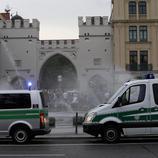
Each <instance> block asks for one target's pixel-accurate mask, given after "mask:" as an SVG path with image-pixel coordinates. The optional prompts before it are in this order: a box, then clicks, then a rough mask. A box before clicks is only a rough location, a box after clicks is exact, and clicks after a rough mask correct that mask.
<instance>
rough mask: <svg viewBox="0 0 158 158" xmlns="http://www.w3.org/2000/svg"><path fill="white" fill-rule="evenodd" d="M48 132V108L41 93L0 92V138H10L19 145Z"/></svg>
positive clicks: (34, 91) (27, 91) (26, 91)
mask: <svg viewBox="0 0 158 158" xmlns="http://www.w3.org/2000/svg"><path fill="white" fill-rule="evenodd" d="M50 131H51V129H50V128H49V122H48V106H47V104H46V102H45V95H44V93H43V92H42V91H39V90H31V91H29V90H1V91H0V136H10V137H12V139H13V141H14V142H15V143H19V144H20V143H28V142H29V141H30V140H31V139H32V138H33V137H35V136H36V135H43V134H48V133H49V132H50Z"/></svg>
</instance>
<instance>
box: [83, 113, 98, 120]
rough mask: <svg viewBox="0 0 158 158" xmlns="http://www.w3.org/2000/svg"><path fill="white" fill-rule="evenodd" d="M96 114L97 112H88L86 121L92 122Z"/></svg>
mask: <svg viewBox="0 0 158 158" xmlns="http://www.w3.org/2000/svg"><path fill="white" fill-rule="evenodd" d="M95 116H96V113H95V112H93V113H90V114H87V116H86V117H85V121H84V122H85V123H90V122H92V120H93V118H94V117H95Z"/></svg>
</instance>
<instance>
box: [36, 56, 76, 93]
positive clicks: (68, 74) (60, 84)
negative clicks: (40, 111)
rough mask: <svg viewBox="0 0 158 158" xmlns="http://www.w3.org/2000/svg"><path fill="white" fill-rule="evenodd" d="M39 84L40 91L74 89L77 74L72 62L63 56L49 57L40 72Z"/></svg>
mask: <svg viewBox="0 0 158 158" xmlns="http://www.w3.org/2000/svg"><path fill="white" fill-rule="evenodd" d="M39 79H40V80H39V84H40V88H41V89H53V90H56V89H61V90H62V91H68V90H73V89H76V88H77V87H78V86H77V72H76V68H75V67H74V65H73V64H72V62H71V61H70V60H69V59H68V58H66V57H65V56H63V55H60V54H56V55H54V56H52V57H50V58H49V59H48V60H47V61H46V62H45V64H44V65H43V67H42V68H41V71H40V78H39Z"/></svg>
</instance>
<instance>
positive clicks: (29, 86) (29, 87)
mask: <svg viewBox="0 0 158 158" xmlns="http://www.w3.org/2000/svg"><path fill="white" fill-rule="evenodd" d="M31 87H32V82H30V81H29V82H28V89H29V91H30V90H31Z"/></svg>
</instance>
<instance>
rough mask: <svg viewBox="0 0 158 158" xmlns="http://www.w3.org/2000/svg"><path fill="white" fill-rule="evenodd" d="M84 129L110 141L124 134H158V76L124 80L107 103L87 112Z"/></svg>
mask: <svg viewBox="0 0 158 158" xmlns="http://www.w3.org/2000/svg"><path fill="white" fill-rule="evenodd" d="M83 130H84V132H86V133H88V134H91V135H94V136H98V135H101V136H102V138H103V140H105V141H106V142H108V143H113V142H116V141H118V140H119V138H120V137H121V136H145V135H158V79H146V80H135V81H129V82H127V83H125V84H124V85H123V86H122V87H121V88H120V89H119V90H118V91H117V92H116V93H115V94H114V95H113V96H112V97H111V98H110V99H109V101H108V102H107V104H102V105H99V106H98V107H96V108H94V109H92V110H90V111H89V112H88V113H87V114H86V116H85V120H84V123H83Z"/></svg>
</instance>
